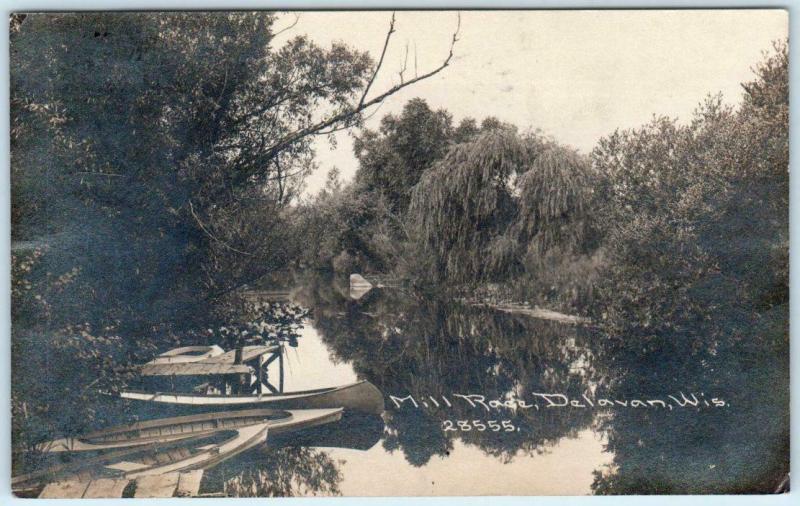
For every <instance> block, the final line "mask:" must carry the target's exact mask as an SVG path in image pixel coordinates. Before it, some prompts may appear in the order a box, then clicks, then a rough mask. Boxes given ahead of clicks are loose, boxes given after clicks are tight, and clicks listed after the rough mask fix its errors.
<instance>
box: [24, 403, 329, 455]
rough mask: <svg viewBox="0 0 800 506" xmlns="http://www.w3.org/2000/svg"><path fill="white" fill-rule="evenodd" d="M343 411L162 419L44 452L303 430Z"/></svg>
mask: <svg viewBox="0 0 800 506" xmlns="http://www.w3.org/2000/svg"><path fill="white" fill-rule="evenodd" d="M341 413H342V409H341V408H338V409H320V410H294V411H284V410H275V409H244V410H237V411H223V412H212V413H203V414H197V415H188V416H179V417H171V418H161V419H157V420H147V421H142V422H135V423H132V424H128V425H120V426H117V427H111V428H109V429H104V430H100V431H96V432H92V433H90V434H86V435H84V436H81V437H77V438H62V439H57V440H54V441H50V442H47V443H44V444H42V445H41V446H40V448H39V450H40V451H43V452H84V451H99V450H109V449H113V448H124V447H130V446H139V445H145V444H150V443H167V442H170V441H179V440H182V439H187V438H191V437H195V436H199V435H203V434H211V433H214V432H218V431H220V430H226V429H236V428H239V427H245V426H248V425H255V424H259V423H268V424H269V427H270V430H274V431H277V433H280V432H284V431H286V430H295V429H301V428H304V427H306V426H309V424H311V425H314V424H315V422H319V423H327V422H329V421H333V420H334V419H336V420H338V419H339V418H341Z"/></svg>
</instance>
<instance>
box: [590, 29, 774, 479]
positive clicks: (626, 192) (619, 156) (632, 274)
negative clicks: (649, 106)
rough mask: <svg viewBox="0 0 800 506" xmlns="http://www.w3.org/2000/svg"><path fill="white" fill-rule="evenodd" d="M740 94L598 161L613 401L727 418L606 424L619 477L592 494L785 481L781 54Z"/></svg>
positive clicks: (624, 135)
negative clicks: (629, 399) (694, 404)
mask: <svg viewBox="0 0 800 506" xmlns="http://www.w3.org/2000/svg"><path fill="white" fill-rule="evenodd" d="M743 87H744V90H745V94H744V99H743V103H742V105H741V106H740V107H739V108H732V107H727V106H724V105H722V103H721V101H720V100H719V98H716V97H712V98H710V99H709V100H707V101H706V102H705V103H704V104H702V105H701V107H700V108H699V109H698V111H697V113H696V114H695V117H694V118H693V120H692V121H691V123H689V124H688V125H680V124H678V123H676V122H675V121H671V120H668V119H665V118H656V119H655V120H654V121H653V122H652V123H650V124H649V125H645V126H644V127H642V128H640V129H634V130H628V131H623V132H615V133H614V134H612V135H611V136H609V137H607V138H605V139H603V140H602V141H601V142H600V143H599V145H598V147H597V148H596V149H595V151H594V152H593V154H592V158H593V161H594V164H595V165H596V166H597V167H598V169H599V170H601V171H602V172H603V173H604V174H606V175H607V177H608V179H607V186H606V188H605V189H604V197H605V199H606V201H607V202H608V205H607V206H606V207H605V209H604V211H603V212H604V213H606V217H605V219H606V220H607V223H608V224H609V226H608V227H607V229H606V234H607V238H606V241H605V242H606V250H607V263H606V264H605V266H604V268H603V269H602V272H601V276H600V278H601V279H602V282H601V283H600V284H599V287H598V293H597V295H598V297H599V299H598V301H597V304H596V305H595V307H596V310H595V316H596V318H597V320H598V321H599V323H600V326H601V329H602V331H603V333H604V334H605V335H606V339H607V341H606V343H605V346H604V348H603V358H604V360H605V361H606V362H607V364H608V367H610V368H611V370H612V371H614V373H615V374H617V375H619V378H618V380H617V382H616V385H615V387H614V388H615V389H616V391H618V392H621V393H631V392H634V391H643V390H651V391H657V390H664V389H668V390H669V389H673V390H677V389H684V390H693V391H702V390H705V391H707V392H711V391H713V392H714V394H715V395H718V396H721V397H724V398H726V399H728V401H729V402H730V403H731V409H730V412H728V413H725V416H717V417H713V419H711V418H710V419H706V420H703V421H702V422H700V421H698V420H694V422H693V423H688V421H687V420H686V419H683V418H677V417H671V418H669V419H668V421H667V422H665V423H662V424H660V427H661V430H664V431H665V433H666V434H673V435H675V434H681V436H680V438H675V437H669V436H665V435H664V433H654V432H652V431H648V429H647V427H648V426H650V425H651V424H652V421H649V420H648V416H647V415H644V414H628V415H627V416H619V417H616V418H615V419H614V420H611V421H609V422H608V427H607V428H608V429H609V434H610V435H609V443H608V447H609V450H611V451H613V452H614V454H615V456H616V458H615V463H616V471H614V472H611V473H610V474H608V475H601V476H599V477H598V479H597V481H596V483H595V488H596V490H597V491H598V492H602V493H631V492H637V491H641V490H646V491H648V492H651V493H707V492H710V491H721V490H724V491H727V492H754V491H762V492H763V491H773V490H775V489H776V488H777V486H778V481H779V480H780V478H782V477H783V476H785V475H786V473H788V461H787V460H786V457H787V456H788V444H789V439H788V435H789V432H788V431H789V426H788V400H789V385H788V373H789V355H788V349H789V335H788V323H789V317H788V316H789V306H788V304H789V298H788V297H789V290H788V282H789V278H788V245H789V235H788V233H789V229H788V218H789V213H788V188H789V186H788V183H789V172H788V156H789V152H788V122H787V118H788V98H789V97H788V54H787V47H786V46H785V45H784V44H779V45H777V46H776V51H775V53H773V54H771V55H770V56H769V57H768V58H766V59H765V61H764V62H762V63H761V64H760V65H759V66H758V67H757V68H756V79H755V80H754V81H752V82H749V83H745V84H744V85H743ZM655 364H658V366H656V365H655ZM753 399H758V401H757V402H754V400H753ZM665 424H668V425H669V427H668V428H665V427H664V425H665ZM708 427H713V434H709V430H708ZM752 432H760V433H762V435H763V439H759V440H755V441H754V439H753V438H752V437H748V436H747V434H749V433H752ZM699 438H702V439H703V440H705V441H706V442H707V443H706V444H704V445H697V444H696V443H697V441H698V440H699ZM677 439H679V440H680V441H678V440H677ZM710 441H713V444H710V445H709V444H708V442H710ZM709 446H710V447H711V448H713V449H714V451H711V450H709Z"/></svg>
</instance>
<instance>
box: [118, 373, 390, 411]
mask: <svg viewBox="0 0 800 506" xmlns="http://www.w3.org/2000/svg"><path fill="white" fill-rule="evenodd" d="M120 397H122V398H123V399H130V400H135V401H145V402H154V403H162V404H165V405H175V406H182V407H187V408H194V409H198V410H200V409H202V410H206V411H207V410H209V409H212V410H213V409H230V408H244V407H247V408H255V407H265V406H270V407H276V408H277V407H280V408H286V409H309V408H317V409H319V408H335V407H342V408H344V409H346V410H352V411H360V412H363V413H368V414H374V415H380V414H381V413H383V409H384V404H383V394H382V393H381V391H380V390H378V389H377V388H376V387H375V385H373V384H372V383H370V382H369V381H359V382H357V383H352V384H350V385H343V386H338V387H329V388H318V389H316V390H301V391H296V392H283V393H264V394H248V395H212V394H194V393H164V392H155V393H153V392H143V391H137V390H128V391H124V392H121V393H120Z"/></svg>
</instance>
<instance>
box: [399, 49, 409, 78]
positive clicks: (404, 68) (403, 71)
mask: <svg viewBox="0 0 800 506" xmlns="http://www.w3.org/2000/svg"><path fill="white" fill-rule="evenodd" d="M407 68H408V41H406V52H405V56H404V57H403V68H401V69H400V84H403V82H404V81H405V79H404V77H403V74H405V73H406V69H407Z"/></svg>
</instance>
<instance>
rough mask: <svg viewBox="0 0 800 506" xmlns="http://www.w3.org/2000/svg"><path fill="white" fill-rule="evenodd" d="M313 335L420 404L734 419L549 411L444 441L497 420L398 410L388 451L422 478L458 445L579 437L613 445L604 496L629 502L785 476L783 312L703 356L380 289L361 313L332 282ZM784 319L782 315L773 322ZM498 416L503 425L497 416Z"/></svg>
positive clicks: (494, 451) (512, 445) (521, 450)
mask: <svg viewBox="0 0 800 506" xmlns="http://www.w3.org/2000/svg"><path fill="white" fill-rule="evenodd" d="M306 286H307V287H310V289H308V290H307V291H306V292H305V293H304V296H305V297H306V298H307V301H306V303H307V304H309V306H310V307H312V308H313V315H314V325H315V327H316V329H317V330H318V331H319V332H320V334H321V336H322V339H323V340H324V341H325V342H326V343H327V344H328V346H329V347H330V349H331V350H332V352H333V354H334V355H335V356H334V359H336V360H341V361H346V362H349V363H351V364H352V365H353V367H354V369H355V370H356V372H357V373H358V374H359V375H360V376H362V377H364V378H366V379H368V380H369V381H372V382H373V383H375V384H376V385H377V386H378V387H379V388H380V389H381V390H382V391H383V392H384V394H385V395H387V396H388V395H396V396H405V395H409V394H411V395H413V396H414V397H415V398H417V399H421V398H424V397H425V396H427V395H432V396H434V397H436V396H440V395H443V394H445V395H450V394H453V393H464V394H466V393H476V394H482V395H485V396H486V397H487V398H503V397H504V396H506V395H507V394H509V393H511V392H513V393H514V394H515V395H516V396H517V397H519V398H522V399H530V398H531V395H532V393H534V392H558V393H563V394H565V395H568V396H570V397H571V398H575V397H580V395H581V394H582V393H586V392H587V391H589V390H591V389H596V391H597V392H598V393H602V394H603V395H604V396H607V397H609V398H618V399H634V398H641V397H645V398H648V396H649V398H653V397H664V396H666V395H669V394H676V395H677V394H678V392H686V393H687V394H688V393H690V392H695V393H697V394H698V395H699V394H700V393H701V392H702V393H704V394H705V395H706V396H707V399H709V400H710V398H711V397H718V398H721V399H724V400H725V401H726V402H728V403H729V406H728V407H727V408H722V409H708V408H705V409H704V407H703V406H701V408H700V409H679V410H673V411H668V410H659V409H633V408H629V409H614V410H612V411H610V412H608V413H606V414H605V416H595V415H597V414H598V411H593V410H588V409H587V410H573V409H551V410H548V409H543V410H539V411H534V410H529V411H517V412H516V413H514V412H511V411H509V412H508V413H507V414H505V415H504V416H503V417H502V418H506V419H509V420H512V421H513V423H514V424H515V425H516V426H519V427H520V428H521V430H520V431H518V432H510V433H507V432H498V433H495V432H490V431H485V432H477V431H470V432H447V433H445V432H443V430H442V421H443V420H446V419H452V420H456V419H464V420H472V419H475V418H483V419H486V418H487V417H488V414H487V413H484V412H482V411H481V410H480V409H476V408H469V407H468V406H467V405H466V404H463V403H461V404H457V405H454V406H453V408H448V409H412V408H410V407H408V406H407V404H404V405H403V406H402V407H401V408H400V409H396V408H395V406H394V405H393V404H392V403H388V404H387V407H388V408H389V411H388V413H387V414H386V416H385V419H386V429H385V434H384V438H383V446H384V448H385V449H386V450H388V451H395V450H398V451H402V452H403V454H404V456H405V458H406V460H407V461H408V462H409V463H411V464H412V465H415V466H424V465H425V464H426V463H427V462H428V461H429V460H430V459H431V457H432V456H434V455H438V456H447V455H448V454H449V452H450V451H451V450H452V448H453V438H455V437H458V438H460V439H461V440H462V441H463V442H465V443H468V444H472V445H475V446H477V447H479V448H480V449H481V450H482V451H483V452H485V453H486V454H488V455H493V456H496V457H498V458H500V459H502V460H503V461H510V460H512V459H513V458H514V457H515V456H516V455H518V454H533V453H536V452H543V451H547V449H548V448H549V447H552V446H553V445H554V444H556V443H557V442H558V441H559V440H561V439H562V438H569V437H575V436H576V434H577V433H578V432H579V431H581V430H582V429H586V428H591V429H593V430H594V431H596V432H598V433H602V435H603V437H604V438H605V440H606V441H607V446H606V449H607V451H608V452H610V453H611V454H613V456H614V461H613V465H612V466H611V467H609V468H607V469H598V470H597V472H596V475H595V482H594V485H593V491H594V492H595V493H599V494H621V493H710V492H716V493H722V492H726V493H739V492H762V493H763V492H771V491H774V490H775V488H776V487H777V486H778V484H779V483H780V482H781V481H782V479H783V478H784V477H785V476H786V475H787V472H788V462H787V459H786V458H785V456H786V455H788V445H789V429H788V426H789V421H788V409H786V407H787V406H788V368H789V361H788V345H787V341H786V340H785V339H784V335H785V332H786V328H785V322H787V321H788V317H787V315H786V314H784V312H785V310H786V309H785V307H783V308H776V309H775V310H774V311H773V312H772V313H768V314H766V315H765V316H764V318H762V320H761V322H760V324H759V325H758V326H753V327H752V328H751V329H750V330H749V331H748V332H747V333H746V334H743V335H741V336H739V338H737V339H727V340H726V339H719V340H716V341H715V342H713V343H712V344H710V345H709V346H705V347H702V346H700V347H698V346H696V343H695V344H693V343H692V342H690V341H689V340H686V339H681V338H680V335H671V336H667V337H663V338H660V339H658V340H654V339H650V340H648V341H646V343H647V344H646V345H642V341H641V340H636V339H633V338H629V339H624V338H623V339H617V340H612V339H609V338H608V337H607V336H603V335H600V334H598V333H597V332H596V331H592V330H590V329H580V328H575V327H570V326H566V325H562V324H557V323H550V322H544V321H537V320H533V319H529V318H526V317H516V316H512V315H509V314H505V313H499V312H494V311H491V310H487V309H477V308H472V307H465V306H462V305H458V304H453V303H452V302H447V301H442V300H437V299H436V298H431V297H427V298H425V299H422V298H418V297H414V296H411V295H409V294H407V293H403V292H401V291H390V290H385V291H376V292H375V293H372V294H369V295H368V296H366V297H364V298H362V299H360V300H359V301H352V300H348V299H347V297H346V290H343V289H339V290H337V289H336V288H335V286H336V284H335V283H333V284H331V283H330V281H329V280H328V281H321V282H317V283H316V284H314V282H313V281H312V282H310V283H307V284H306ZM773 313H774V314H773ZM497 417H498V418H499V416H497Z"/></svg>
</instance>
